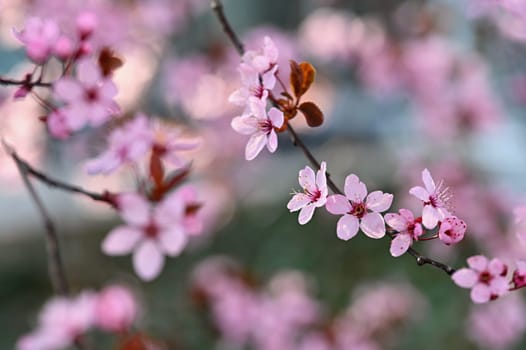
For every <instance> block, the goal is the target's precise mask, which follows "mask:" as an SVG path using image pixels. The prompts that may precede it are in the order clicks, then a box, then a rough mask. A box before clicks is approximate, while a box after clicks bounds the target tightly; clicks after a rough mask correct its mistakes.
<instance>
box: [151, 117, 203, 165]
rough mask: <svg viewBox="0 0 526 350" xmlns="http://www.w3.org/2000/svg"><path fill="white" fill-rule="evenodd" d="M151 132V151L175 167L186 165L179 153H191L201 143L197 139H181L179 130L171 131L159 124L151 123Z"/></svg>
mask: <svg viewBox="0 0 526 350" xmlns="http://www.w3.org/2000/svg"><path fill="white" fill-rule="evenodd" d="M151 130H152V135H153V146H152V147H153V148H152V150H153V151H154V152H157V154H158V155H159V156H160V157H161V158H162V159H164V160H165V161H167V162H168V163H170V164H171V165H173V166H175V167H183V166H185V165H187V164H186V163H185V161H184V160H183V158H182V157H181V155H180V152H185V151H191V150H193V149H195V148H197V147H198V146H199V144H200V143H201V140H200V139H199V138H184V137H181V130H178V129H172V128H170V127H168V126H166V125H162V124H160V123H153V124H152V126H151Z"/></svg>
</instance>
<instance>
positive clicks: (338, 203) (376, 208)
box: [327, 174, 393, 240]
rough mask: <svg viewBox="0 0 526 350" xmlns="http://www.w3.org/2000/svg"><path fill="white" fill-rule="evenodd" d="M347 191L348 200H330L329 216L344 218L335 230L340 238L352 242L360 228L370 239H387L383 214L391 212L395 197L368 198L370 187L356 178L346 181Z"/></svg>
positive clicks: (337, 196)
mask: <svg viewBox="0 0 526 350" xmlns="http://www.w3.org/2000/svg"><path fill="white" fill-rule="evenodd" d="M344 189H345V196H343V195H341V194H335V195H332V196H330V197H329V198H328V199H327V210H328V211H329V213H331V214H334V215H341V214H343V216H342V217H341V218H340V219H339V220H338V226H337V229H336V232H337V235H338V237H339V238H340V239H343V240H349V239H351V238H353V237H354V236H355V235H356V234H357V233H358V229H359V228H360V229H361V230H362V231H363V233H365V234H366V235H367V236H368V237H371V238H375V239H378V238H382V237H383V236H384V235H385V223H384V219H383V217H382V215H381V214H380V213H381V212H384V211H386V210H387V209H389V207H390V206H391V203H392V202H393V195H392V194H389V193H383V192H382V191H374V192H371V193H369V195H367V187H366V186H365V184H364V183H363V182H361V181H360V179H359V178H358V176H356V175H354V174H351V175H349V176H347V177H346V178H345V188H344ZM366 197H367V198H366Z"/></svg>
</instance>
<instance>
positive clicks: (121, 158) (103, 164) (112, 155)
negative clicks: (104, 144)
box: [86, 114, 153, 175]
mask: <svg viewBox="0 0 526 350" xmlns="http://www.w3.org/2000/svg"><path fill="white" fill-rule="evenodd" d="M108 139H109V140H108V143H109V145H108V149H107V150H106V151H105V152H103V153H102V154H101V155H99V156H98V157H97V158H94V159H92V160H90V161H88V163H87V164H86V171H87V172H88V174H91V175H93V174H100V173H102V174H109V173H111V172H113V171H114V170H116V169H117V168H118V167H120V166H122V165H123V164H126V163H131V162H135V161H137V160H139V158H141V157H143V156H144V155H145V154H146V153H147V152H148V151H150V150H151V147H152V143H153V135H152V133H151V131H150V128H149V122H148V118H147V117H146V116H145V115H143V114H137V116H136V117H135V119H133V120H132V121H130V122H128V123H126V124H125V125H123V126H122V127H120V128H118V129H115V130H113V131H112V133H111V134H110V136H109V138H108Z"/></svg>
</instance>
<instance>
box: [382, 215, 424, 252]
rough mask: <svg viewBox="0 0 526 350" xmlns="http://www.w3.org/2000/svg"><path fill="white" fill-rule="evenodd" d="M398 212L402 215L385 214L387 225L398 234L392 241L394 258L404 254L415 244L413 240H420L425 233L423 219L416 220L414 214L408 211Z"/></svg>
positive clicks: (391, 250)
mask: <svg viewBox="0 0 526 350" xmlns="http://www.w3.org/2000/svg"><path fill="white" fill-rule="evenodd" d="M398 212H399V213H400V214H394V213H389V214H385V222H386V223H387V225H389V226H391V227H392V228H393V229H395V230H396V231H397V232H398V233H397V234H396V237H395V238H394V239H393V240H392V241H391V249H390V253H391V255H392V256H394V257H399V256H400V255H402V254H404V253H405V252H406V251H407V250H408V249H409V247H410V246H411V245H412V244H413V240H415V241H416V240H418V238H419V237H420V236H421V235H422V234H423V233H424V230H423V229H422V224H421V223H422V218H416V219H415V217H414V215H413V213H412V212H411V211H410V210H408V209H400V210H399V211H398Z"/></svg>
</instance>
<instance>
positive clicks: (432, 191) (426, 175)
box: [409, 169, 450, 229]
mask: <svg viewBox="0 0 526 350" xmlns="http://www.w3.org/2000/svg"><path fill="white" fill-rule="evenodd" d="M422 180H423V181H424V185H425V188H424V187H421V186H415V187H413V188H411V189H410V190H409V193H410V194H412V195H413V196H415V197H416V198H418V199H420V200H421V201H423V202H424V210H423V211H422V224H423V225H424V226H425V227H426V228H428V229H433V228H435V226H436V225H437V224H438V222H439V221H440V220H443V219H445V218H446V217H448V216H450V214H449V211H448V210H447V208H446V207H447V204H448V201H449V199H450V195H449V192H448V188H447V187H446V188H444V187H443V182H442V181H440V182H439V184H438V186H437V185H435V181H433V178H432V177H431V173H430V172H429V170H427V169H424V171H422Z"/></svg>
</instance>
